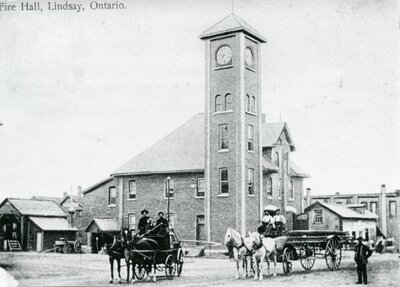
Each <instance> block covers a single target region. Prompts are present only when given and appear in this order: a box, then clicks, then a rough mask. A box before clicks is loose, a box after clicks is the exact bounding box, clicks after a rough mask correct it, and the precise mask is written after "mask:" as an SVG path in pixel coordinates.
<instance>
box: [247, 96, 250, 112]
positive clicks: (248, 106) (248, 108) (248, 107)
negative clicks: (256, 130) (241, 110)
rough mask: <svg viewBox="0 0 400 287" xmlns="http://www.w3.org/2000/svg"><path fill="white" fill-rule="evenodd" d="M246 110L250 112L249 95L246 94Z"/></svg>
mask: <svg viewBox="0 0 400 287" xmlns="http://www.w3.org/2000/svg"><path fill="white" fill-rule="evenodd" d="M246 112H250V96H249V95H248V94H247V95H246Z"/></svg>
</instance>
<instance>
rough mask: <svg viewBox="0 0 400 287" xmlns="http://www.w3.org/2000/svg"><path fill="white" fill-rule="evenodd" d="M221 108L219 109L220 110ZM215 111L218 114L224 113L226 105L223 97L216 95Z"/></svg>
mask: <svg viewBox="0 0 400 287" xmlns="http://www.w3.org/2000/svg"><path fill="white" fill-rule="evenodd" d="M218 108H219V109H218ZM214 109H215V112H216V113H220V112H223V111H224V104H223V99H222V96H221V95H216V96H215V105H214Z"/></svg>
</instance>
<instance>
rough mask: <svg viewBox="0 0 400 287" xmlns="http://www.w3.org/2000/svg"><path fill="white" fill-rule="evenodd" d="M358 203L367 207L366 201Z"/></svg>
mask: <svg viewBox="0 0 400 287" xmlns="http://www.w3.org/2000/svg"><path fill="white" fill-rule="evenodd" d="M360 204H362V205H364V207H365V208H367V207H368V203H367V202H366V201H361V202H360Z"/></svg>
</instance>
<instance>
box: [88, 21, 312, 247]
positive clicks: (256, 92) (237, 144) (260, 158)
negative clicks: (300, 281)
mask: <svg viewBox="0 0 400 287" xmlns="http://www.w3.org/2000/svg"><path fill="white" fill-rule="evenodd" d="M199 38H200V39H201V40H203V41H204V44H205V50H206V57H205V61H206V83H205V87H206V92H205V103H206V104H205V113H201V114H197V115H195V116H194V117H193V118H191V119H190V120H189V121H187V122H186V123H184V124H183V125H182V126H180V127H178V128H177V129H175V130H174V131H172V132H171V133H170V134H169V135H167V136H166V137H164V138H163V139H161V140H160V141H158V142H157V143H155V144H154V145H153V146H151V147H149V148H148V149H147V150H145V151H144V152H142V153H140V154H139V155H137V156H136V157H134V158H133V159H131V160H130V161H128V162H127V163H126V164H124V165H122V166H121V167H120V168H118V169H117V170H116V171H114V172H113V173H112V174H111V176H110V177H109V178H107V179H105V180H103V181H101V182H99V183H97V184H95V185H93V186H92V187H89V188H87V189H86V190H84V191H83V201H82V205H83V220H84V222H86V224H89V223H90V222H91V221H92V220H93V219H94V218H104V217H111V218H114V219H115V220H116V222H118V224H119V226H120V227H129V228H130V229H136V225H137V222H138V220H139V218H140V211H141V210H142V209H143V208H146V209H147V210H149V211H150V216H151V217H153V218H156V217H157V213H158V212H159V211H163V212H166V206H167V198H168V197H169V198H170V200H169V201H170V220H171V224H172V225H173V226H174V229H175V231H176V232H177V233H178V234H179V235H180V237H181V238H184V239H195V240H205V241H214V242H221V241H222V240H223V236H224V233H225V231H226V228H227V227H229V226H231V227H233V228H235V229H237V230H238V231H239V232H241V233H242V234H244V233H246V232H248V231H254V230H256V228H257V226H258V225H259V224H260V219H261V217H262V213H263V207H264V206H265V205H267V204H273V205H277V206H278V207H280V208H281V210H282V211H283V212H284V214H286V218H287V219H288V228H289V229H291V228H292V224H293V218H294V216H295V214H297V213H301V212H302V211H303V206H302V203H303V201H302V198H303V179H304V178H306V177H308V175H307V174H306V173H305V172H304V171H302V170H301V169H300V168H299V167H298V166H297V165H295V163H294V162H293V161H292V160H291V158H290V154H291V152H294V151H295V146H294V142H293V139H292V137H291V135H290V132H289V128H288V126H287V124H286V123H284V122H279V123H266V122H265V120H264V118H265V117H264V116H263V114H262V110H261V100H262V99H261V91H260V67H261V57H260V55H261V45H262V44H264V43H265V42H266V39H265V38H264V37H263V36H262V35H260V34H259V33H258V32H257V31H255V30H254V29H253V28H252V27H251V26H250V25H248V24H247V23H246V22H244V21H243V20H242V19H240V18H239V17H237V16H236V15H234V14H231V15H229V16H227V17H225V18H224V19H223V20H221V21H220V22H218V23H217V24H216V25H214V26H213V27H211V28H210V29H208V30H206V31H205V32H204V33H203V34H201V35H200V37H199ZM167 178H169V180H168V181H169V190H167V189H166V186H167Z"/></svg>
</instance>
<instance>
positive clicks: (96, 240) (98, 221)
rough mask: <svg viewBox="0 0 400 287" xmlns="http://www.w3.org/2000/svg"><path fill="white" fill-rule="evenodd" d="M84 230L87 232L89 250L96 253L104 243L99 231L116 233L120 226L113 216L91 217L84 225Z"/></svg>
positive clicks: (118, 231)
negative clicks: (86, 224)
mask: <svg viewBox="0 0 400 287" xmlns="http://www.w3.org/2000/svg"><path fill="white" fill-rule="evenodd" d="M85 232H87V234H88V237H87V238H88V244H89V247H90V249H91V252H92V253H97V252H99V251H100V250H101V248H102V247H103V246H104V243H105V242H104V239H103V237H102V236H101V233H108V234H112V235H114V234H115V235H117V234H118V233H120V232H121V228H120V227H119V225H118V223H117V221H116V220H115V219H113V218H93V220H92V221H91V222H90V223H89V225H88V226H87V227H86V229H85Z"/></svg>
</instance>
